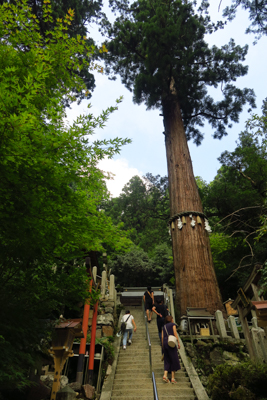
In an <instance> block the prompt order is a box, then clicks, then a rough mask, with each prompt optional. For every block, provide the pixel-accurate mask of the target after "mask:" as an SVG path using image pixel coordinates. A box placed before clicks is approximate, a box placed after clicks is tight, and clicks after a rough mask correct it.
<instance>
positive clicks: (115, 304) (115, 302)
mask: <svg viewBox="0 0 267 400" xmlns="http://www.w3.org/2000/svg"><path fill="white" fill-rule="evenodd" d="M114 293H115V298H114V313H115V311H116V307H117V295H118V294H117V290H116V289H114Z"/></svg>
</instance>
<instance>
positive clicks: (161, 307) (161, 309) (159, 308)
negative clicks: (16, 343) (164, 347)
mask: <svg viewBox="0 0 267 400" xmlns="http://www.w3.org/2000/svg"><path fill="white" fill-rule="evenodd" d="M156 303H157V304H156V305H154V306H153V307H152V311H153V312H154V313H155V314H157V326H158V332H159V340H160V343H161V331H162V328H163V326H164V322H165V317H167V315H168V308H167V307H166V306H165V304H163V299H162V298H160V297H158V298H157V299H156Z"/></svg>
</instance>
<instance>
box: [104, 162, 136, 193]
mask: <svg viewBox="0 0 267 400" xmlns="http://www.w3.org/2000/svg"><path fill="white" fill-rule="evenodd" d="M98 167H99V168H100V169H101V170H102V171H104V172H111V173H112V175H113V177H112V178H111V179H107V181H106V182H107V188H108V190H109V192H110V193H111V196H112V197H118V196H119V195H120V193H121V191H122V188H123V187H124V186H125V185H126V183H127V182H129V180H130V179H131V178H132V177H133V176H135V175H138V176H140V177H142V176H143V173H142V172H141V171H138V169H137V168H132V167H130V166H129V164H128V160H126V159H125V158H118V159H117V160H114V159H107V158H105V159H104V160H101V161H100V162H99V164H98Z"/></svg>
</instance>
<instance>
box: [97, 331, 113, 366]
mask: <svg viewBox="0 0 267 400" xmlns="http://www.w3.org/2000/svg"><path fill="white" fill-rule="evenodd" d="M113 343H114V337H113V336H108V337H103V338H100V339H96V341H95V344H101V345H102V346H104V348H105V356H104V367H107V365H108V364H110V365H112V363H113V361H114V358H115V350H114V345H113ZM105 371H106V368H105Z"/></svg>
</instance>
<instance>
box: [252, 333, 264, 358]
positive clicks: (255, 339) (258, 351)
mask: <svg viewBox="0 0 267 400" xmlns="http://www.w3.org/2000/svg"><path fill="white" fill-rule="evenodd" d="M261 330H262V329H260V328H252V329H251V337H252V346H253V350H254V354H255V358H256V361H257V362H260V363H262V362H263V361H264V354H263V351H262V346H261V343H260V336H259V333H260V331H261ZM262 331H263V330H262Z"/></svg>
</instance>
